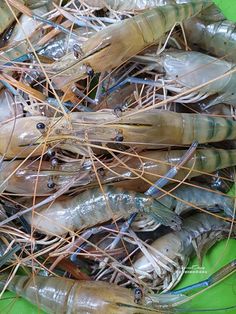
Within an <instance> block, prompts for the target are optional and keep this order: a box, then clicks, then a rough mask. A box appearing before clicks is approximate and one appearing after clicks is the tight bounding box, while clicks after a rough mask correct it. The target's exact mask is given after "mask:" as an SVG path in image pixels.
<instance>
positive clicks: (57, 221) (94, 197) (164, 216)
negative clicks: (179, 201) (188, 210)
mask: <svg viewBox="0 0 236 314" xmlns="http://www.w3.org/2000/svg"><path fill="white" fill-rule="evenodd" d="M103 189H104V193H102V192H101V190H100V188H96V189H90V190H87V191H85V192H83V193H80V194H79V195H77V196H74V197H66V198H65V199H63V198H62V199H57V200H56V201H55V202H54V203H53V204H51V205H50V206H48V205H46V206H42V207H40V209H39V210H40V212H39V213H38V212H37V213H36V212H35V213H34V215H33V216H32V215H31V214H26V215H25V218H26V219H27V221H29V222H30V224H31V225H32V227H33V228H36V229H37V230H40V231H42V232H43V233H46V234H56V235H62V234H65V233H66V232H68V231H74V230H77V229H82V228H88V227H89V226H92V225H96V224H99V223H102V222H104V221H107V220H109V219H112V218H120V217H126V218H127V217H129V215H130V214H131V213H134V212H136V211H137V212H143V213H145V214H148V215H151V216H153V218H155V219H156V220H157V221H159V222H160V223H162V224H164V225H168V226H171V227H172V228H176V227H177V228H178V227H179V225H180V223H181V220H180V219H179V217H178V216H177V215H176V214H174V213H173V212H172V211H171V210H169V209H168V208H166V207H165V206H163V205H160V204H159V202H157V201H155V200H154V199H153V198H151V197H150V196H146V195H144V194H140V193H134V192H128V191H125V190H122V189H117V188H112V187H107V186H104V187H103ZM26 204H27V203H26ZM26 204H24V205H26ZM27 205H28V204H27ZM51 222H52V223H51Z"/></svg>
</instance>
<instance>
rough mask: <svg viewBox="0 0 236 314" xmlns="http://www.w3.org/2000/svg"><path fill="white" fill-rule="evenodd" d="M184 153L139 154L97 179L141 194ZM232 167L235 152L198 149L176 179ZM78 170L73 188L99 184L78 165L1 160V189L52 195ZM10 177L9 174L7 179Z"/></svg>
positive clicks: (174, 151)
mask: <svg viewBox="0 0 236 314" xmlns="http://www.w3.org/2000/svg"><path fill="white" fill-rule="evenodd" d="M184 153H185V151H184V150H172V151H147V152H142V153H139V155H138V156H137V157H131V158H130V159H129V160H127V161H125V165H126V166H119V165H116V166H115V171H116V174H114V173H113V172H112V171H110V170H106V169H105V170H104V173H103V174H102V175H101V177H100V180H101V182H102V184H107V183H113V184H115V185H116V187H121V188H123V189H127V190H128V189H131V190H133V191H136V192H141V193H143V192H145V191H146V190H147V189H148V188H149V186H150V185H149V183H147V182H146V181H145V180H148V181H150V182H153V183H154V182H155V181H156V180H157V179H158V178H159V177H160V176H164V175H165V174H166V173H167V172H168V171H169V170H170V168H171V167H173V166H174V165H175V164H176V163H178V161H180V158H181V157H182V156H183V154H184ZM234 165H236V150H223V149H198V150H196V152H195V154H194V156H193V157H192V158H191V159H189V160H188V161H187V162H186V164H185V167H186V168H185V169H179V171H178V173H177V175H176V177H175V179H176V180H182V179H184V178H185V177H186V176H188V178H189V179H190V178H192V177H196V176H199V175H201V173H202V172H203V173H212V172H215V171H216V170H219V169H223V168H226V167H230V166H234ZM107 166H108V167H109V168H110V166H111V165H109V164H108V165H107ZM128 168H131V169H134V170H135V172H136V173H137V174H140V175H142V177H141V178H138V179H135V178H134V177H135V176H136V175H135V174H134V173H133V172H132V171H131V170H130V169H128ZM39 169H40V171H39ZM111 169H113V167H111ZM190 169H192V171H190ZM194 170H195V171H194ZM196 170H197V171H198V172H196ZM38 171H39V172H38ZM78 171H80V173H81V174H82V173H84V174H85V176H84V177H83V178H81V180H79V181H78V182H76V186H84V185H86V184H88V185H89V186H96V185H97V184H98V183H97V178H96V176H95V175H94V174H93V173H91V171H90V170H86V169H84V168H83V165H81V163H80V162H78V163H72V165H71V164H70V163H63V164H58V165H56V167H55V166H52V164H51V163H50V162H47V161H43V162H42V164H41V166H40V162H39V161H38V160H36V161H31V160H30V161H29V160H26V161H24V162H23V163H22V160H14V161H10V162H9V161H3V163H2V165H1V174H0V183H1V184H0V190H1V191H4V190H6V191H8V192H12V193H17V194H25V195H33V194H34V193H35V185H36V182H37V192H36V194H37V195H38V196H40V195H44V194H51V193H53V192H55V190H57V189H58V188H60V187H61V186H62V185H63V184H66V183H67V182H69V181H70V180H71V177H72V176H74V175H75V174H76V173H77V172H78ZM189 171H190V172H189ZM86 173H87V175H86ZM9 174H11V176H10V177H9Z"/></svg>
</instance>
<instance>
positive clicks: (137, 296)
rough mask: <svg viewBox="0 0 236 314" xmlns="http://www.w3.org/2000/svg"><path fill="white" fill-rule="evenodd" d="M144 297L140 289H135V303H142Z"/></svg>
mask: <svg viewBox="0 0 236 314" xmlns="http://www.w3.org/2000/svg"><path fill="white" fill-rule="evenodd" d="M142 297H143V292H142V290H141V289H140V288H135V290H134V302H135V303H140V302H141V300H142Z"/></svg>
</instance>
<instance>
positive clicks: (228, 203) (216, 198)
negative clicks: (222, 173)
mask: <svg viewBox="0 0 236 314" xmlns="http://www.w3.org/2000/svg"><path fill="white" fill-rule="evenodd" d="M171 187H172V188H173V186H171ZM202 187H203V188H204V186H201V187H198V186H185V185H181V186H179V187H178V188H177V189H175V190H174V191H172V192H171V195H165V196H164V197H161V198H159V199H158V200H159V202H161V203H162V204H164V205H165V206H166V207H168V208H172V209H174V210H175V212H176V213H177V214H178V215H180V214H182V213H183V212H185V211H186V210H188V209H191V208H194V207H195V206H197V207H200V208H206V209H208V210H211V209H214V210H217V209H219V210H220V209H222V210H223V211H224V212H225V214H226V215H227V216H229V217H233V216H234V198H231V197H230V196H228V195H222V194H220V193H217V191H208V190H205V189H202ZM205 188H207V187H205ZM175 197H176V198H175Z"/></svg>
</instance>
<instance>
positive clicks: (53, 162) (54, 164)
mask: <svg viewBox="0 0 236 314" xmlns="http://www.w3.org/2000/svg"><path fill="white" fill-rule="evenodd" d="M51 165H52V166H53V167H55V166H57V165H58V160H57V158H53V159H52V160H51Z"/></svg>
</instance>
